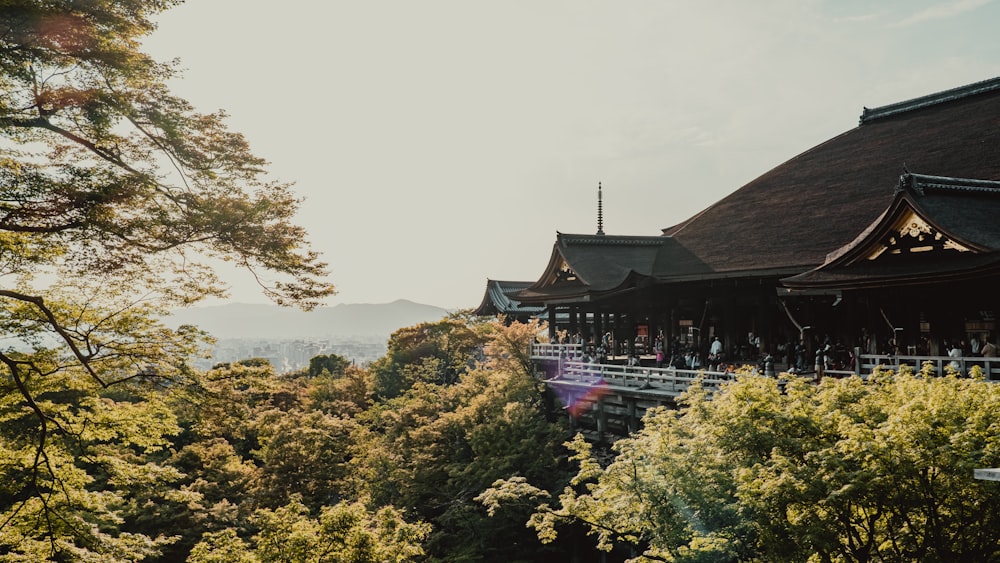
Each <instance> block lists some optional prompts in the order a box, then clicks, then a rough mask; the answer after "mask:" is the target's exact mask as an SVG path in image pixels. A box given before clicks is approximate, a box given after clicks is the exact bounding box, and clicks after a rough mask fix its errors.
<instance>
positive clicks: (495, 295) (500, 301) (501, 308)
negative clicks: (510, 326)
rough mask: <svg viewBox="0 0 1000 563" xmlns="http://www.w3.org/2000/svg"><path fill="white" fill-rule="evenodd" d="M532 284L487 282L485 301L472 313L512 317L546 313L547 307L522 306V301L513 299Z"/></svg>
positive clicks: (523, 282) (525, 282)
mask: <svg viewBox="0 0 1000 563" xmlns="http://www.w3.org/2000/svg"><path fill="white" fill-rule="evenodd" d="M531 284H532V282H530V281H502V280H486V292H485V293H484V294H483V301H482V303H480V304H479V307H477V308H476V309H475V310H473V311H472V313H473V314H474V315H480V316H492V315H507V316H512V317H524V316H529V317H530V316H532V315H538V314H540V313H542V312H544V311H545V307H541V306H537V305H535V306H531V305H522V304H521V302H520V301H516V300H515V299H513V298H512V297H511V296H512V295H515V294H516V293H518V292H519V291H521V290H523V289H526V288H527V287H529V286H531Z"/></svg>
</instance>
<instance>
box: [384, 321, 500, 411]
mask: <svg viewBox="0 0 1000 563" xmlns="http://www.w3.org/2000/svg"><path fill="white" fill-rule="evenodd" d="M482 332H483V331H482V330H477V327H476V326H474V325H472V326H470V325H469V324H467V323H465V322H463V321H461V320H458V319H450V318H445V319H442V320H440V321H437V322H430V323H421V324H418V325H415V326H412V327H405V328H401V329H399V330H397V331H396V332H394V333H392V335H391V336H390V337H389V342H388V346H387V352H386V355H385V357H383V358H381V359H379V360H378V361H376V362H375V363H374V364H373V365H372V367H371V370H372V372H373V373H374V374H375V393H376V396H377V397H379V398H383V399H391V398H393V397H398V396H399V395H400V394H402V393H403V392H405V391H406V390H407V389H409V388H411V387H413V386H414V385H415V384H417V383H429V384H437V385H450V384H454V383H456V382H457V381H458V379H459V377H461V375H462V374H463V373H465V372H466V371H468V370H469V369H470V368H471V367H473V366H474V365H475V362H476V361H477V360H479V359H481V358H482V346H483V344H484V343H485V336H484V335H483V334H482Z"/></svg>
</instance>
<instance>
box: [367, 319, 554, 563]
mask: <svg viewBox="0 0 1000 563" xmlns="http://www.w3.org/2000/svg"><path fill="white" fill-rule="evenodd" d="M477 330H478V331H480V332H481V334H482V338H483V339H484V340H483V342H484V345H485V348H486V350H487V351H488V354H489V356H488V357H486V358H485V359H484V362H483V367H480V368H476V369H471V370H469V371H466V372H465V373H464V374H462V375H461V376H460V378H459V380H458V381H457V382H454V383H451V384H441V383H428V382H422V381H421V382H416V383H414V384H413V385H412V386H411V387H410V388H409V389H408V390H407V391H406V392H405V393H404V394H402V395H401V396H399V397H396V398H393V399H391V400H387V401H384V402H382V403H378V404H376V405H375V406H374V407H373V408H372V409H371V410H370V411H368V412H367V413H365V414H364V415H363V416H362V419H363V420H364V421H365V422H364V424H365V426H366V429H367V431H366V432H365V433H364V434H363V435H360V437H359V451H358V457H357V458H356V460H355V461H354V464H355V465H356V466H357V467H358V468H359V474H360V476H361V477H362V479H361V482H362V484H364V488H363V489H362V491H361V493H362V494H363V495H364V496H367V497H370V498H371V499H372V501H373V502H374V503H375V504H391V505H395V506H404V507H412V509H413V510H414V511H415V513H416V514H418V515H419V516H420V517H421V519H423V520H425V521H427V522H429V523H431V524H433V525H434V526H435V530H434V532H432V533H431V535H430V537H429V539H428V544H427V547H428V554H429V555H430V556H431V557H434V558H440V559H441V560H449V561H462V560H469V561H473V560H515V559H519V558H520V559H525V560H527V559H530V558H534V557H539V558H542V559H544V557H545V555H544V554H545V552H546V550H545V548H544V547H543V546H541V545H539V544H537V543H534V542H532V541H530V540H528V538H525V536H524V527H523V523H524V519H525V518H526V517H527V516H528V514H529V513H530V508H531V507H526V506H521V507H514V508H509V507H507V508H505V509H504V510H503V511H502V512H500V513H497V514H496V517H495V518H492V519H491V518H490V517H489V516H488V515H487V514H486V511H485V510H484V508H483V507H482V505H481V504H480V503H478V502H477V501H476V500H475V497H476V496H477V495H478V494H479V493H480V492H482V491H483V490H485V489H487V488H488V487H489V486H490V484H492V483H493V482H494V481H496V480H497V479H500V478H505V477H510V476H514V475H522V476H524V477H526V478H529V479H531V480H532V481H533V482H536V483H542V484H545V485H549V486H552V485H553V484H554V483H557V482H560V481H561V480H562V479H565V478H566V477H567V475H566V473H565V471H564V470H563V469H562V467H561V462H562V459H560V457H559V455H560V451H561V448H560V447H559V444H560V443H561V441H562V440H563V438H564V436H565V429H564V428H563V427H562V426H561V425H558V424H552V423H549V422H547V420H546V417H545V412H544V410H543V409H542V400H541V391H542V390H541V388H540V387H539V385H538V383H537V381H536V380H535V379H534V378H533V377H531V376H530V375H529V374H527V373H524V371H523V370H522V369H521V368H520V363H519V362H518V361H516V360H514V361H512V360H511V356H510V355H509V354H508V353H507V351H508V350H510V349H511V347H513V348H516V349H518V350H520V349H522V348H526V346H527V344H528V343H529V342H530V338H531V337H532V336H533V333H531V331H529V330H524V327H519V326H515V327H511V328H508V327H503V326H502V325H490V326H489V327H486V328H484V327H477ZM515 366H516V369H511V368H513V367H515ZM494 368H495V369H494Z"/></svg>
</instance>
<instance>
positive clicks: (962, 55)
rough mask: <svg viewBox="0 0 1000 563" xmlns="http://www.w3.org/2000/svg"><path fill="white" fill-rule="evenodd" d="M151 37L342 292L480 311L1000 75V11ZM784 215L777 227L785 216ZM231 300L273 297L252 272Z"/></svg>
mask: <svg viewBox="0 0 1000 563" xmlns="http://www.w3.org/2000/svg"><path fill="white" fill-rule="evenodd" d="M156 21H157V22H158V24H159V29H158V30H157V31H156V32H154V34H153V35H151V36H150V37H148V38H147V40H146V41H145V49H146V51H147V52H149V53H150V54H151V55H153V56H154V57H156V58H157V59H160V60H164V61H166V60H170V59H174V58H179V59H180V61H181V67H182V68H183V69H185V70H184V73H183V75H182V76H181V77H180V78H178V79H177V80H174V81H172V82H171V88H172V89H173V92H174V93H175V94H177V95H180V96H182V97H184V98H186V99H188V100H189V101H190V102H191V103H193V104H194V106H195V107H196V108H197V109H198V110H199V111H201V112H211V111H215V110H218V109H223V110H225V111H226V112H227V113H228V115H229V120H228V124H229V125H230V127H231V128H232V129H234V130H237V131H240V132H241V133H243V134H244V135H245V136H246V137H247V139H248V140H249V142H250V144H251V147H252V148H253V150H254V151H255V152H256V154H258V155H259V156H261V157H263V158H265V159H267V160H268V161H269V162H270V166H269V173H270V175H271V177H272V179H275V180H281V181H287V182H294V184H295V188H294V189H295V191H296V193H298V194H299V195H300V196H301V197H302V198H303V203H302V206H301V209H300V212H299V213H298V215H297V222H298V223H299V224H300V225H302V226H303V227H304V228H305V229H306V230H307V231H308V232H309V234H310V239H311V243H312V245H313V248H315V249H316V250H319V251H320V252H321V253H322V254H323V256H324V259H325V261H326V262H327V263H328V264H329V267H330V272H331V281H332V282H333V284H334V285H335V286H336V287H337V290H338V294H337V295H336V296H334V297H332V298H330V299H329V300H328V302H327V304H328V305H336V304H338V303H388V302H391V301H394V300H397V299H408V300H411V301H416V302H418V303H425V304H428V305H435V306H438V307H445V308H467V307H475V306H477V305H478V304H479V302H480V301H481V299H482V297H483V293H484V290H485V287H486V282H487V280H488V279H499V280H519V281H534V280H537V279H538V278H539V277H540V276H541V275H542V273H543V271H544V269H545V267H546V265H547V264H548V260H549V257H550V255H551V252H552V245H553V243H554V242H555V238H556V233H557V232H563V233H593V232H596V230H597V187H598V183H600V184H601V186H602V194H603V197H602V203H603V226H604V231H605V232H606V233H607V234H610V235H658V234H660V231H661V229H663V228H665V227H669V226H671V225H674V224H676V223H679V222H681V221H683V220H684V219H686V218H688V217H690V216H692V215H694V214H695V213H697V212H698V211H700V210H702V209H704V208H706V207H708V206H709V205H711V204H713V203H715V202H716V201H718V200H720V199H722V198H723V197H725V196H726V195H728V194H729V193H731V192H733V191H735V190H736V189H738V188H739V187H740V186H742V185H744V184H746V183H748V182H749V181H751V180H753V179H754V178H756V177H757V176H759V175H761V174H763V173H765V172H767V171H768V170H769V169H771V168H773V167H774V166H777V165H779V164H781V163H782V162H784V161H786V160H788V159H790V158H792V157H794V156H796V155H797V154H799V153H801V152H804V151H806V150H808V149H809V148H811V147H813V146H815V145H817V144H819V143H821V142H823V141H825V140H827V139H829V138H831V137H833V136H836V135H838V134H840V133H843V132H845V131H848V130H850V129H852V128H854V127H856V126H857V124H858V118H859V116H860V115H861V112H862V109H863V108H864V107H878V106H881V105H886V104H890V103H894V102H898V101H903V100H907V99H911V98H915V97H919V96H922V95H925V94H931V93H934V92H939V91H942V90H946V89H949V88H953V87H956V86H961V85H965V84H969V83H972V82H978V81H980V80H985V79H988V78H993V77H997V76H1000V41H997V39H996V28H997V25H998V24H1000V0H997V1H991V0H949V1H943V2H932V1H924V0H901V1H889V2H878V1H860V0H827V1H819V0H816V1H812V0H787V1H785V0H760V1H755V2H745V1H742V0H740V1H702V0H693V1H685V0H675V1H668V0H662V1H652V0H649V1H632V0H628V1H622V0H618V1H592V0H566V1H554V0H503V1H500V0H495V1H491V2H487V1H478V0H423V1H419V2H418V1H414V0H352V1H342V0H326V1H324V2H315V1H314V0H283V1H282V2H272V1H264V0H200V1H198V0H188V1H187V2H186V3H185V4H182V5H180V6H178V7H175V8H172V9H171V10H169V11H167V12H164V13H163V14H162V15H160V16H158V17H157V18H156ZM776 219H777V217H776ZM224 275H225V277H226V279H227V280H228V281H229V282H230V283H231V285H232V291H231V297H230V300H231V301H233V302H242V303H263V302H266V298H265V297H264V296H263V295H262V294H261V292H260V291H259V289H258V288H257V287H256V286H255V285H254V283H253V281H252V279H251V277H250V276H249V275H248V274H245V273H240V272H228V271H227V272H224Z"/></svg>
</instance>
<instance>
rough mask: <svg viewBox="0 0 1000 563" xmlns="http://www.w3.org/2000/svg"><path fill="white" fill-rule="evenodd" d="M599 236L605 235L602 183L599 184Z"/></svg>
mask: <svg viewBox="0 0 1000 563" xmlns="http://www.w3.org/2000/svg"><path fill="white" fill-rule="evenodd" d="M597 234H599V235H603V234H604V209H603V208H602V203H601V183H600V182H598V183H597Z"/></svg>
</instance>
